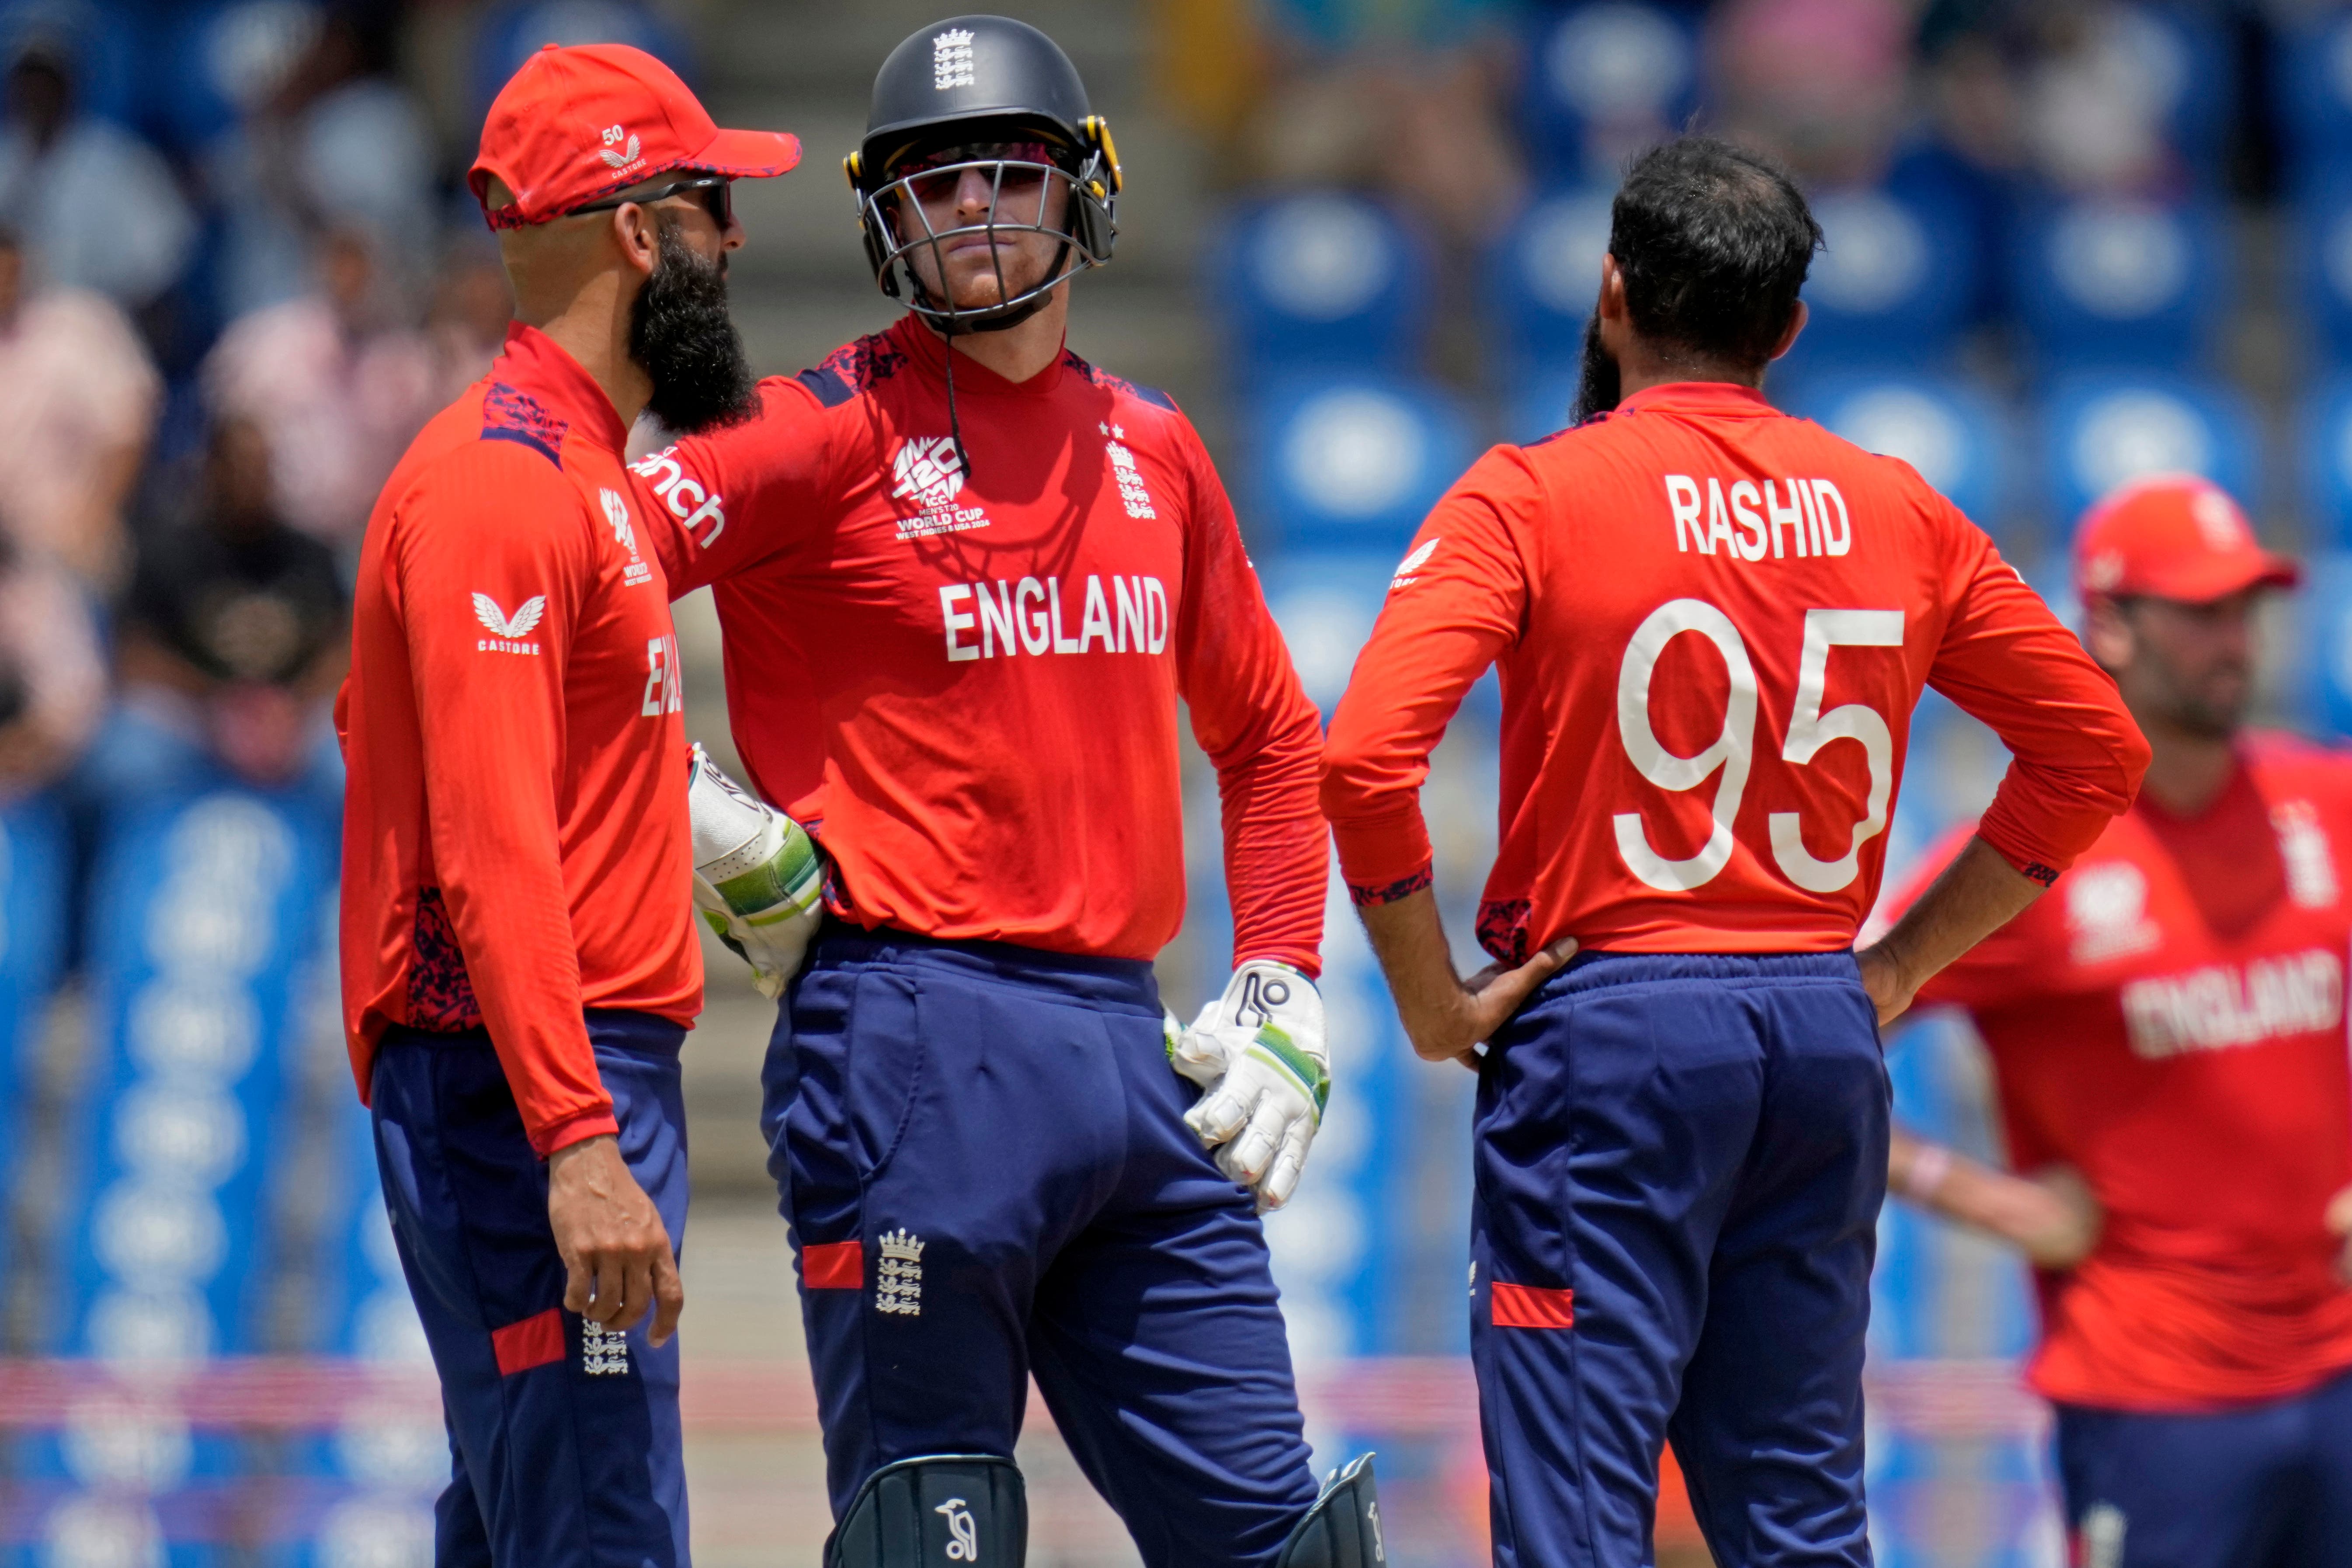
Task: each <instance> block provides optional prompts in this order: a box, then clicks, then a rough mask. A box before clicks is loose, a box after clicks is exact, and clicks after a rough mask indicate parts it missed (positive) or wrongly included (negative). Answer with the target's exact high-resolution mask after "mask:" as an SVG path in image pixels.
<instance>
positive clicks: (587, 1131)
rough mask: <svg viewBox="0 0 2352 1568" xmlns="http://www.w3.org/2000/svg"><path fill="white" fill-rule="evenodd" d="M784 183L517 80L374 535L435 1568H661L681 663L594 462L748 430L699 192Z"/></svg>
mask: <svg viewBox="0 0 2352 1568" xmlns="http://www.w3.org/2000/svg"><path fill="white" fill-rule="evenodd" d="M798 156H799V144H798V143H797V142H795V141H793V139H792V138H791V137H789V136H782V135H775V134H771V133H766V132H756V131H720V130H719V129H718V128H717V127H716V126H714V125H713V124H712V123H711V120H710V117H709V115H708V114H706V113H704V112H703V110H702V106H701V105H700V104H698V103H697V102H696V101H695V99H694V97H693V95H692V94H691V93H690V92H688V90H687V89H686V87H685V85H684V84H683V83H682V82H680V81H679V80H678V79H677V77H676V76H675V75H673V74H672V73H671V72H670V70H669V69H668V68H667V67H665V66H663V65H662V64H661V63H660V62H659V61H657V60H656V59H654V58H653V57H651V56H649V55H646V54H642V53H640V52H639V51H637V50H635V49H630V48H624V47H613V46H586V47H578V48H570V49H557V48H553V47H550V48H548V49H546V50H543V51H541V53H540V54H538V55H536V56H534V57H532V58H531V59H530V61H529V62H528V63H527V64H526V65H525V66H524V67H523V68H522V69H521V70H520V71H519V72H517V73H516V75H515V77H514V79H513V80H511V81H509V83H508V84H507V85H506V87H505V89H503V90H501V91H500V93H499V97H498V99H497V101H496V102H495V103H493V104H492V105H491V107H490V112H489V118H488V123H487V124H486V125H485V126H484V128H483V132H482V144H481V153H480V156H479V157H478V159H477V161H476V162H475V164H474V168H473V171H472V174H471V176H470V183H471V184H472V187H473V190H474V193H475V195H476V196H477V197H478V199H479V200H480V202H481V204H482V208H483V211H484V213H485V214H487V216H488V219H489V223H490V226H491V227H492V228H494V229H496V230H497V231H498V232H499V240H500V250H501V254H502V256H503V257H504V259H505V264H506V268H507V275H508V277H509V280H510V281H511V282H512V283H513V285H514V294H515V306H516V316H517V319H516V321H515V324H514V325H513V326H512V327H511V328H510V329H509V332H508V335H507V341H506V350H505V352H504V353H503V354H501V355H500V356H499V359H498V361H496V362H495V363H494V364H493V365H492V366H491V368H490V372H489V375H488V378H487V379H486V380H484V381H482V382H478V383H477V384H476V385H475V386H474V387H473V388H472V389H471V390H470V391H468V392H467V393H466V395H465V396H464V397H462V398H460V399H459V400H458V401H457V402H455V403H453V404H451V405H450V406H449V407H448V408H447V409H446V410H445V411H443V412H442V413H440V414H439V415H437V416H436V418H435V419H434V420H433V422H432V423H430V424H429V425H427V426H426V427H425V431H424V432H423V433H422V434H420V435H418V437H417V438H416V441H415V444H414V445H413V446H411V447H410V449H409V451H408V455H406V456H405V457H404V458H403V459H402V461H401V464H400V466H399V468H398V469H397V470H396V471H395V472H394V475H393V477H392V479H391V481H390V482H389V483H388V484H387V485H386V486H385V487H384V491H383V497H382V498H381V499H380V500H379V501H378V502H377V503H376V508H375V515H374V517H373V518H372V519H371V520H370V522H369V525H368V530H367V541H366V547H365V552H364V554H363V556H362V561H361V570H360V580H359V589H358V597H357V605H356V609H355V612H354V620H355V627H354V637H353V659H352V674H351V678H350V680H349V682H348V683H347V684H346V685H345V687H344V690H343V696H342V702H341V713H340V714H339V719H340V726H339V727H341V730H342V732H343V735H344V741H345V750H346V755H347V756H348V758H349V760H350V766H351V776H350V788H349V795H348V798H347V801H346V808H345V819H344V839H343V869H344V874H343V897H342V919H341V942H342V975H343V1002H344V1014H345V1023H346V1027H347V1030H348V1033H349V1036H350V1043H351V1048H352V1066H353V1068H354V1070H355V1071H356V1072H357V1074H358V1077H359V1084H360V1092H361V1095H362V1098H364V1099H366V1100H368V1102H369V1103H370V1104H371V1105H372V1106H373V1111H374V1115H375V1128H376V1147H377V1155H378V1158H379V1160H380V1162H381V1164H382V1166H383V1190H384V1198H385V1201H386V1203H387V1205H388V1206H389V1207H390V1208H391V1211H392V1219H393V1233H394V1237H395V1238H396V1239H397V1241H398V1243H399V1248H400V1258H401V1264H402V1267H403V1268H404V1270H405V1271H406V1273H407V1276H408V1283H409V1289H410V1291H411V1292H412V1293H413V1294H414V1295H415V1300H416V1306H417V1311H418V1313H419V1315H420V1316H421V1317H422V1318H423V1320H424V1324H425V1337H426V1339H427V1340H428V1341H429V1342H430V1343H431V1345H432V1350H433V1361H434V1365H435V1366H436V1368H437V1369H438V1371H439V1373H440V1375H441V1387H442V1398H443V1405H444V1408H445V1410H446V1414H447V1416H448V1425H449V1431H450V1437H451V1448H452V1449H453V1469H454V1471H455V1475H454V1479H452V1480H451V1482H450V1485H449V1488H448V1490H446V1491H445V1492H444V1493H443V1494H442V1497H441V1500H440V1503H439V1505H438V1508H437V1511H436V1512H437V1515H438V1530H437V1540H436V1547H435V1558H436V1562H437V1563H440V1564H442V1565H444V1568H449V1565H452V1564H463V1565H467V1568H478V1565H479V1568H487V1565H488V1564H493V1563H495V1564H498V1565H499V1568H548V1565H551V1564H554V1565H562V1568H588V1565H589V1564H592V1563H593V1564H625V1565H627V1568H640V1565H645V1564H660V1565H662V1568H682V1565H683V1564H685V1563H686V1562H687V1561H688V1551H687V1521H686V1495H685V1474H684V1469H683V1462H682V1456H681V1452H680V1443H679V1436H678V1416H677V1348H676V1346H675V1345H674V1344H670V1343H668V1342H669V1340H670V1335H671V1331H672V1330H673V1329H674V1328H675V1326H676V1324H677V1316H678V1312H679V1311H680V1309H681V1308H682V1307H683V1305H684V1300H685V1298H684V1292H683V1291H682V1289H681V1288H680V1286H679V1284H678V1280H677V1262H676V1259H675V1256H674V1254H673V1252H672V1241H673V1239H676V1238H677V1237H679V1236H680V1235H681V1234H682V1230H683V1227H684V1224H685V1218H686V1148H685V1141H684V1140H685V1135H686V1124H685V1117H684V1113H683V1107H682V1105H681V1103H680V1101H679V1090H678V1064H677V1053H678V1048H679V1045H680V1043H681V1042H682V1041H683V1040H684V1038H685V1033H686V1030H688V1028H689V1027H690V1026H691V1025H692V1023H693V1021H694V1018H695V1015H696V1014H697V1013H698V1012H699V1011H700V1010H701V1006H702V965H701V956H700V952H699V950H698V947H697V946H696V944H695V940H694V934H693V914H692V907H691V905H690V904H689V902H688V892H689V873H690V871H691V868H692V865H693V863H694V857H693V855H692V852H691V849H690V837H689V829H688V810H687V790H686V787H687V783H688V777H687V763H688V751H687V745H686V737H685V734H684V731H683V729H682V720H681V718H680V709H681V708H682V707H683V706H684V704H683V700H682V693H681V688H680V685H679V676H678V671H677V638H676V636H675V635H674V634H673V632H672V631H671V627H670V617H669V596H668V589H667V584H665V583H664V581H663V580H662V576H661V568H660V565H659V563H658V562H657V561H656V559H654V556H653V554H652V550H651V541H650V540H644V539H641V538H640V536H639V534H638V532H637V528H636V524H637V521H638V518H637V517H636V514H635V508H634V506H633V503H632V500H631V497H633V496H634V495H635V486H633V485H632V484H631V483H630V481H629V478H628V476H627V474H626V472H625V470H624V468H623V467H622V449H623V444H624V443H625V441H626V439H627V434H628V429H629V425H630V423H631V422H633V421H634V420H635V418H636V416H637V414H638V413H639V411H640V410H642V409H645V408H647V407H650V408H651V409H653V410H654V411H655V412H656V413H658V414H659V415H660V416H661V417H662V418H663V419H664V420H665V421H666V422H667V423H669V424H670V425H671V426H673V427H674V428H683V429H694V428H698V427H702V426H705V425H708V424H710V423H716V422H719V421H722V420H725V419H728V418H731V417H738V416H740V414H741V413H744V412H745V411H746V410H747V409H748V406H749V402H750V397H751V376H750V374H749V372H748V371H747V370H746V369H745V368H744V363H743V358H742V351H741V349H740V345H739V344H738V343H737V342H736V340H735V337H734V331H733V328H732V327H731V326H730V323H729V321H728V318H727V311H726V284H725V277H726V274H725V265H724V264H725V257H726V253H727V252H729V251H730V250H732V249H733V248H735V247H736V246H740V244H741V243H742V238H743V233H742V229H741V227H740V225H738V224H736V223H735V221H734V218H733V215H732V212H731V210H730V205H729V195H728V190H729V183H730V181H731V180H733V179H735V178H737V177H739V176H765V175H773V174H781V173H782V172H784V171H785V170H787V169H789V168H791V167H792V166H793V163H794V162H796V161H797V159H798ZM648 1312H651V1314H652V1316H651V1322H650V1323H649V1324H648V1325H646V1327H644V1328H636V1325H639V1324H641V1323H644V1322H645V1321H646V1316H647V1313H648ZM633 1328H636V1332H635V1333H629V1332H625V1331H631V1330H632V1329H633Z"/></svg>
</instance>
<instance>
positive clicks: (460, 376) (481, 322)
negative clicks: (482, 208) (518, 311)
mask: <svg viewBox="0 0 2352 1568" xmlns="http://www.w3.org/2000/svg"><path fill="white" fill-rule="evenodd" d="M487 239H488V236H487V235H483V234H481V232H480V230H479V228H478V227H477V228H475V229H474V230H471V231H469V232H466V233H463V234H459V235H454V236H453V237H452V238H451V240H450V243H449V246H448V249H447V250H446V252H444V253H443V256H442V259H441V276H440V277H439V278H438V280H436V283H435V285H434V289H433V311H432V314H431V315H430V316H428V317H427V318H426V319H425V336H426V337H427V338H428V339H430V340H431V341H432V344H433V376H434V381H433V396H432V397H431V399H430V400H428V401H429V402H431V404H432V407H433V409H434V410H435V412H438V411H439V410H441V409H442V408H445V407H446V406H447V405H448V404H450V403H452V402H456V401H457V394H458V393H460V392H464V391H465V390H466V389H467V387H469V386H472V385H473V384H474V383H475V382H478V381H479V380H481V379H482V377H483V376H484V375H485V374H486V373H488V371H489V368H490V361H492V360H495V359H497V358H498V357H499V350H502V349H504V348H505V347H506V340H507V323H508V322H509V321H511V320H512V319H514V290H513V289H511V288H509V287H507V274H506V268H505V267H501V266H499V253H498V248H497V246H493V245H489V244H487V243H485V242H486V241H487Z"/></svg>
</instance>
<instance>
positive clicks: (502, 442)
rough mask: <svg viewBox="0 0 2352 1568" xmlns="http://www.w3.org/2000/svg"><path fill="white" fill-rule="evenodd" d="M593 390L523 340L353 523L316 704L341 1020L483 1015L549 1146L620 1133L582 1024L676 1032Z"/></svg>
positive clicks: (623, 566)
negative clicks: (350, 600) (337, 685)
mask: <svg viewBox="0 0 2352 1568" xmlns="http://www.w3.org/2000/svg"><path fill="white" fill-rule="evenodd" d="M625 439H626V433H625V432H624V431H623V430H622V428H621V422H620V418H619V416H618V415H617V414H616V413H614V410H613V405H612V402H610V401H609V400H608V399H607V398H606V397H605V396H604V390H603V389H602V388H600V387H599V386H597V384H596V383H595V382H594V381H593V380H592V379H590V377H589V375H588V372H587V371H584V370H583V369H581V367H580V365H579V363H578V362H577V361H574V360H573V359H572V357H571V356H570V355H569V354H566V353H565V352H564V351H563V350H562V349H560V348H558V347H557V346H556V345H555V344H554V343H553V342H551V340H548V339H547V338H546V337H545V336H543V335H542V334H541V333H539V332H537V331H535V330H533V329H530V328H529V327H524V326H521V325H520V324H518V325H516V326H515V327H513V328H511V329H509V333H508V336H507V344H506V350H505V352H504V353H503V354H501V355H500V356H499V360H498V361H497V362H496V363H495V364H493V365H492V366H491V368H490V373H489V375H488V379H486V380H484V381H482V382H478V383H477V384H476V385H475V386H474V387H472V388H471V389H469V390H468V391H467V392H466V394H465V395H464V396H463V397H461V398H459V399H458V400H457V402H454V403H452V404H451V405H450V406H449V407H448V408H446V409H445V410H443V411H442V412H441V413H439V414H438V415H436V417H435V418H434V420H433V421H432V423H429V424H427V425H426V426H425V429H424V431H423V432H422V433H421V434H418V436H417V437H416V440H415V443H414V444H412V445H411V446H410V447H409V449H408V453H407V455H405V456H404V457H403V458H402V459H401V462H400V465H399V467H398V468H396V469H395V470H394V473H393V476H392V478H391V480H390V481H389V482H388V483H387V484H386V485H385V486H384V490H383V496H382V497H380V498H379V499H378V500H377V502H376V507H375V512H374V514H373V517H370V518H369V520H368V531H367V542H366V545H365V546H364V548H363V549H362V553H361V558H360V578H359V587H358V591H357V595H356V601H355V603H354V605H353V610H352V673H351V674H350V676H349V677H348V678H347V679H346V680H345V681H344V683H343V689H342V692H341V695H340V697H339V698H338V700H337V702H336V726H337V728H338V729H339V730H340V731H341V735H342V740H343V753H344V757H345V758H346V760H347V762H348V763H349V766H350V770H351V771H350V783H349V785H348V788H347V793H346V797H345V804H344V814H343V886H342V924H341V946H342V973H343V1014H344V1026H345V1030H346V1032H347V1033H348V1035H349V1038H350V1045H351V1051H352V1068H353V1070H354V1071H356V1072H357V1074H358V1077H359V1083H360V1094H361V1097H362V1099H364V1098H366V1096H367V1094H368V1092H369V1083H370V1070H371V1067H372V1064H373V1057H374V1050H375V1042H376V1040H378V1039H379V1038H380V1037H381V1036H382V1034H383V1030H385V1028H386V1027H387V1026H390V1025H394V1024H404V1025H408V1026H411V1027H414V1028H416V1029H421V1030H434V1031H438V1032H445V1033H446V1032H456V1031H457V1030H467V1029H473V1028H478V1027H482V1026H485V1025H487V1027H488V1031H489V1035H490V1040H491V1041H492V1043H493V1044H494V1045H495V1046H496V1047H497V1049H498V1053H499V1061H500V1062H501V1063H502V1064H503V1066H504V1067H505V1069H506V1077H507V1081H508V1082H509V1084H510V1085H511V1086H512V1088H513V1091H514V1096H515V1100H516V1103H518V1104H519V1105H520V1108H521V1111H522V1118H523V1125H524V1129H525V1131H526V1132H527V1133H528V1134H530V1142H531V1145H532V1147H533V1148H535V1149H537V1150H538V1151H539V1153H540V1154H541V1155H546V1154H549V1153H551V1152H552V1151H553V1150H555V1149H558V1148H561V1147H562V1146H564V1145H568V1144H573V1143H577V1142H579V1141H580V1140H582V1139H583V1138H588V1137H593V1136H595V1135H597V1134H602V1133H610V1132H613V1131H614V1126H615V1124H614V1118H613V1105H612V1100H611V1097H610V1096H609V1095H608V1094H606V1092H605V1091H604V1084H603V1082H602V1081H601V1079H600V1078H599V1075H598V1073H597V1069H596V1059H595V1054H594V1051H593V1048H592V1046H591V1044H590V1041H589V1036H588V1030H587V1026H586V1023H585V1022H584V1021H583V1017H582V1012H583V1009H587V1008H596V1009H628V1010H634V1011H637V1012H646V1013H652V1014H656V1015H657V1016H659V1017H661V1018H665V1019H670V1020H672V1021H673V1022H676V1023H679V1024H683V1025H688V1026H691V1025H692V1024H693V1022H694V1019H695V1015H696V1014H697V1013H698V1012H700V1011H701V1010H702V956H701V949H700V948H699V947H698V946H697V944H696V941H695V936H694V917H693V909H692V899H691V894H690V891H689V890H690V888H691V886H692V871H693V862H692V845H691V841H690V839H689V836H688V825H687V813H686V767H687V748H686V736H685V728H684V720H683V717H682V710H683V708H684V706H685V702H684V688H683V686H682V685H681V683H680V681H679V678H678V670H677V638H676V636H675V635H674V634H673V632H672V630H671V626H670V617H669V591H668V587H667V582H666V581H665V580H664V578H663V575H662V567H661V562H660V559H659V558H658V557H657V556H656V554H655V553H654V550H653V548H652V541H651V540H650V539H648V538H646V537H645V535H644V533H642V532H641V531H640V528H639V524H640V523H641V522H642V521H643V520H644V517H643V507H642V502H641V500H640V499H639V497H638V493H637V489H636V486H635V485H634V484H633V483H632V482H631V481H630V479H629V476H628V474H627V472H626V470H625V468H624V467H623V466H622V451H623V444H624V442H625Z"/></svg>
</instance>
